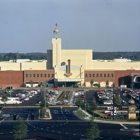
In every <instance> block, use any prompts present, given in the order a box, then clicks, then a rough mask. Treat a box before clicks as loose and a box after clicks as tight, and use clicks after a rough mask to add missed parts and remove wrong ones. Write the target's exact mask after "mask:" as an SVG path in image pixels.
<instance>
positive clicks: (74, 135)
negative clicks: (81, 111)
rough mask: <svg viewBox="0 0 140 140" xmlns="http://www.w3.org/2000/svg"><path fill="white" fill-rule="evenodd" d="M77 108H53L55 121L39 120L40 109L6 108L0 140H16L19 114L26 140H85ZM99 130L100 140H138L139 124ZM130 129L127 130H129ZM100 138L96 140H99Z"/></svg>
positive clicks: (83, 123)
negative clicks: (15, 128) (136, 133)
mask: <svg viewBox="0 0 140 140" xmlns="http://www.w3.org/2000/svg"><path fill="white" fill-rule="evenodd" d="M75 109H76V108H73V107H71V108H68V107H63V108H59V107H52V108H50V111H51V114H52V119H51V120H40V119H39V111H38V110H39V108H5V109H4V110H3V111H2V114H1V115H3V114H9V115H10V116H8V117H4V119H3V120H1V123H0V139H2V140H7V139H10V140H12V139H13V132H12V131H13V127H14V126H15V125H16V121H15V120H13V114H17V118H18V117H19V116H20V117H22V118H23V119H24V120H25V122H26V124H27V126H28V136H27V138H25V139H24V140H29V139H30V140H31V139H32V140H46V139H47V140H48V139H49V140H57V139H60V140H70V139H71V140H80V139H86V130H87V127H88V123H89V122H87V121H83V120H81V119H79V118H78V117H77V116H75V114H74V113H73V111H74V110H75ZM31 113H34V114H35V119H34V120H30V114H31ZM98 127H99V129H100V137H99V138H98V139H99V140H101V139H102V140H104V139H113V140H115V139H120V138H122V139H128V140H131V139H137V140H138V137H137V136H134V135H133V133H134V132H136V130H137V129H138V127H139V126H138V125H126V124H125V125H123V124H122V125H120V124H107V123H106V124H104V123H98ZM126 128H127V129H126ZM98 139H97V140H98Z"/></svg>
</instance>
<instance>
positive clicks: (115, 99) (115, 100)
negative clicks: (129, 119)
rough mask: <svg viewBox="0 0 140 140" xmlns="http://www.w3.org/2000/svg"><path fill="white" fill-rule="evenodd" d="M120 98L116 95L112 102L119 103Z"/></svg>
mask: <svg viewBox="0 0 140 140" xmlns="http://www.w3.org/2000/svg"><path fill="white" fill-rule="evenodd" d="M121 101H122V100H121V98H120V96H119V95H116V97H115V98H114V103H115V104H117V105H120V104H121Z"/></svg>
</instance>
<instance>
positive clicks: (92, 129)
mask: <svg viewBox="0 0 140 140" xmlns="http://www.w3.org/2000/svg"><path fill="white" fill-rule="evenodd" d="M99 135H100V131H99V129H98V126H97V124H96V123H95V122H94V118H93V117H91V120H90V122H89V126H88V129H87V137H88V138H91V139H93V140H94V139H96V138H98V137H99Z"/></svg>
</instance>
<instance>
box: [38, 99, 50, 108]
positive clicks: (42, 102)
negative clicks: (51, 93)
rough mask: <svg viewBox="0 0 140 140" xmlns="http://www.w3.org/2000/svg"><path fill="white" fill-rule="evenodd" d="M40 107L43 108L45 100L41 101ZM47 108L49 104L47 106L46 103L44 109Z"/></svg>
mask: <svg viewBox="0 0 140 140" xmlns="http://www.w3.org/2000/svg"><path fill="white" fill-rule="evenodd" d="M40 107H41V108H42V107H45V99H42V101H41V103H40ZM48 107H49V104H48V102H46V108H48Z"/></svg>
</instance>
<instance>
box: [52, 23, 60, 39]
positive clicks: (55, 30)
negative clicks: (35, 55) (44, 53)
mask: <svg viewBox="0 0 140 140" xmlns="http://www.w3.org/2000/svg"><path fill="white" fill-rule="evenodd" d="M55 26H56V27H55V28H54V30H53V36H54V38H56V39H57V38H59V29H58V27H57V23H56V24H55Z"/></svg>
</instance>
